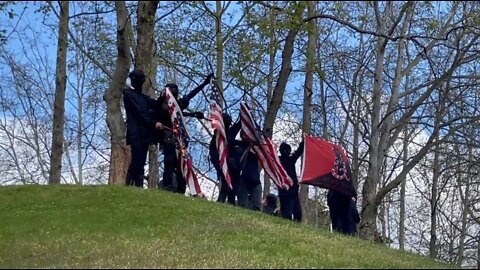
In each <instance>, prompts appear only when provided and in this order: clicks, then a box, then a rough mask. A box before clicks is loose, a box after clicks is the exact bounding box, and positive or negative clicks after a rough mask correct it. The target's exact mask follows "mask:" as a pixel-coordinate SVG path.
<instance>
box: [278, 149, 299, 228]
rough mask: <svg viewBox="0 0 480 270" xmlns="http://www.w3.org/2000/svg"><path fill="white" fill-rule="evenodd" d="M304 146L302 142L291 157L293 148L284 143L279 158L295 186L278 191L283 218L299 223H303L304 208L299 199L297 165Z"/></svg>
mask: <svg viewBox="0 0 480 270" xmlns="http://www.w3.org/2000/svg"><path fill="white" fill-rule="evenodd" d="M303 145H304V142H303V141H302V142H301V143H300V145H299V146H298V149H297V150H296V151H295V152H294V153H293V154H292V155H290V153H291V151H292V147H291V146H290V145H289V144H287V143H285V142H284V143H282V144H281V145H280V156H279V159H280V162H281V163H282V166H283V168H284V169H285V171H286V172H287V174H288V176H290V178H291V179H292V180H293V186H291V187H290V188H289V189H288V190H284V189H280V190H279V191H278V195H279V197H280V212H281V213H282V217H284V218H286V219H288V220H292V219H293V220H295V221H298V222H301V221H302V207H301V205H300V198H299V197H298V190H299V185H298V177H297V172H296V170H295V163H297V160H298V158H300V156H301V155H302V154H303Z"/></svg>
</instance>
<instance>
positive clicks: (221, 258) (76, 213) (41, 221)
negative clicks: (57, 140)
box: [0, 186, 448, 268]
mask: <svg viewBox="0 0 480 270" xmlns="http://www.w3.org/2000/svg"><path fill="white" fill-rule="evenodd" d="M8 267H11V268H83V267H85V268H137V267H138V268H221V267H226V268H244V267H245V268H289V267H292V268H447V267H448V265H445V264H441V263H437V262H435V261H433V260H430V259H428V258H426V257H422V256H418V255H415V254H411V253H407V252H400V251H397V250H392V249H389V248H387V247H385V246H381V245H376V244H373V243H370V242H366V241H363V240H360V239H356V238H350V237H345V236H341V235H337V234H331V233H329V232H327V231H323V230H318V229H315V228H312V227H309V226H306V225H302V224H296V223H294V222H288V221H286V220H283V219H280V218H276V217H271V216H267V215H264V214H262V213H259V212H252V211H249V210H245V209H241V208H238V207H233V206H229V205H224V204H219V203H214V202H208V201H204V200H201V199H193V198H189V197H184V196H180V195H177V194H173V193H167V192H163V191H159V190H140V189H136V188H127V187H112V186H97V187H77V186H9V187H2V188H0V268H8Z"/></svg>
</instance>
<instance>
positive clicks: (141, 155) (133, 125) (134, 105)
mask: <svg viewBox="0 0 480 270" xmlns="http://www.w3.org/2000/svg"><path fill="white" fill-rule="evenodd" d="M129 78H130V81H131V85H132V86H129V87H127V88H126V89H125V90H124V91H123V103H124V105H125V111H126V114H127V145H130V147H131V162H130V166H129V167H128V173H127V179H126V181H125V184H126V185H127V186H133V185H135V186H137V187H143V179H144V173H145V171H144V167H145V161H146V160H147V153H148V145H149V144H152V143H153V140H152V136H153V133H154V131H155V129H158V130H160V129H162V128H163V125H162V124H161V123H160V122H157V121H155V120H154V118H153V115H152V114H151V112H150V108H151V107H152V106H154V104H155V100H154V99H152V98H150V97H148V96H146V95H144V94H142V85H143V83H144V82H145V75H144V74H143V72H142V71H141V70H133V71H132V72H131V73H130V74H129Z"/></svg>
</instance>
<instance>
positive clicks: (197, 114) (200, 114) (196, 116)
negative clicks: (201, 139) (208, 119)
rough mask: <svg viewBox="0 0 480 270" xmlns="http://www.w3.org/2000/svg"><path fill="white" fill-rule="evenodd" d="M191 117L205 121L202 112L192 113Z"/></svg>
mask: <svg viewBox="0 0 480 270" xmlns="http://www.w3.org/2000/svg"><path fill="white" fill-rule="evenodd" d="M193 117H195V118H197V119H199V120H202V119H205V116H204V115H203V113H202V112H194V113H193Z"/></svg>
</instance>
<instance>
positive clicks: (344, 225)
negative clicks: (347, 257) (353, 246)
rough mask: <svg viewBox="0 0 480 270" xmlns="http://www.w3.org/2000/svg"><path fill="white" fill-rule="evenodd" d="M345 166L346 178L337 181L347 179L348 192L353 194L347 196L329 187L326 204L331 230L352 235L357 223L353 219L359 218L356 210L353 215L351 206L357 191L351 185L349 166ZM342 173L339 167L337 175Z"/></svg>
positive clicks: (353, 209)
mask: <svg viewBox="0 0 480 270" xmlns="http://www.w3.org/2000/svg"><path fill="white" fill-rule="evenodd" d="M346 167H347V172H346V173H347V176H348V180H338V181H348V183H349V188H350V192H351V194H353V195H352V196H347V195H345V194H344V193H341V192H339V191H337V190H332V189H330V190H329V191H328V194H327V205H328V208H329V209H330V219H331V221H332V228H333V230H334V231H337V232H340V233H343V234H347V235H353V234H354V233H355V232H356V223H358V222H357V220H355V219H359V218H358V212H357V215H355V212H354V211H355V210H356V208H353V207H356V206H355V203H356V201H357V191H356V190H355V187H354V186H353V181H352V177H351V176H352V173H351V169H350V166H349V165H348V164H346ZM342 173H345V172H344V170H343V169H342V168H340V173H339V175H342ZM332 177H333V176H332ZM358 221H359V220H358Z"/></svg>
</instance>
